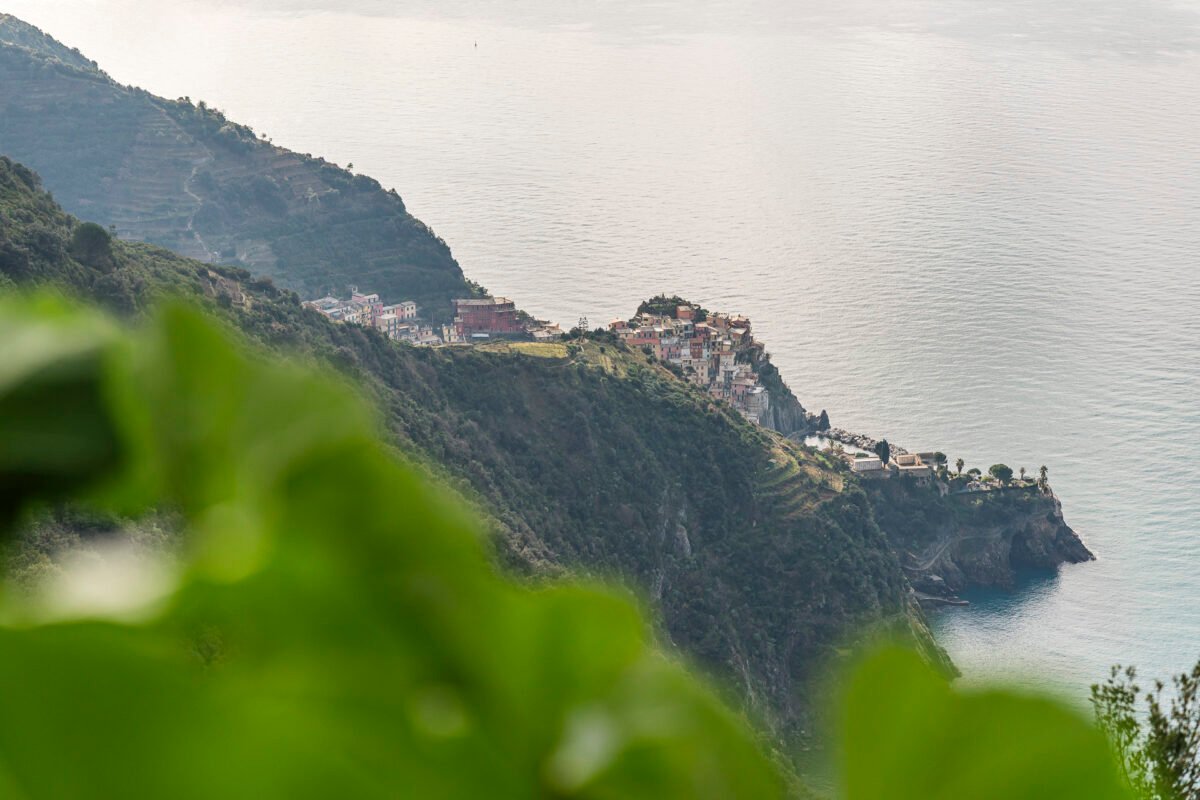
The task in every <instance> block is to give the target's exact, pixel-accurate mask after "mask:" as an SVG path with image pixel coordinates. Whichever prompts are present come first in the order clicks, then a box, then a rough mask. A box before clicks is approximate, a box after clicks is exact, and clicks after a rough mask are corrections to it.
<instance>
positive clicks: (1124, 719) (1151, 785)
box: [1092, 662, 1200, 800]
mask: <svg viewBox="0 0 1200 800" xmlns="http://www.w3.org/2000/svg"><path fill="white" fill-rule="evenodd" d="M1136 681H1137V672H1136V670H1134V669H1133V668H1132V667H1129V668H1127V669H1124V670H1123V669H1121V668H1120V667H1113V669H1112V672H1111V673H1110V675H1109V678H1108V680H1107V681H1105V682H1104V683H1102V684H1096V685H1094V686H1092V707H1093V709H1094V710H1095V713H1096V720H1097V721H1098V722H1099V723H1100V726H1101V727H1102V728H1103V729H1104V730H1105V732H1106V733H1107V734H1108V737H1109V740H1110V741H1111V742H1112V744H1113V748H1114V750H1115V751H1116V753H1117V756H1118V761H1119V763H1120V765H1121V767H1122V768H1123V770H1124V773H1125V776H1126V779H1127V781H1128V783H1129V784H1130V785H1131V786H1133V787H1135V788H1136V789H1137V790H1138V793H1139V795H1140V796H1142V797H1144V798H1146V799H1147V800H1196V798H1200V662H1198V663H1197V664H1196V666H1194V667H1193V668H1192V670H1191V672H1185V673H1182V674H1180V675H1176V676H1175V677H1174V678H1173V679H1172V682H1171V687H1170V689H1171V691H1170V694H1169V696H1168V697H1167V698H1166V699H1164V696H1163V695H1164V692H1165V691H1166V690H1167V686H1166V685H1165V684H1164V683H1163V682H1162V681H1155V683H1154V688H1153V689H1152V690H1151V691H1148V692H1145V693H1144V694H1143V693H1142V690H1141V688H1140V687H1139V686H1138V685H1137V682H1136ZM1139 699H1140V700H1142V701H1143V703H1144V709H1139V707H1138V705H1139V704H1138V701H1139Z"/></svg>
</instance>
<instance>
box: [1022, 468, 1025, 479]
mask: <svg viewBox="0 0 1200 800" xmlns="http://www.w3.org/2000/svg"><path fill="white" fill-rule="evenodd" d="M1021 481H1022V482H1024V481H1025V468H1024V467H1021Z"/></svg>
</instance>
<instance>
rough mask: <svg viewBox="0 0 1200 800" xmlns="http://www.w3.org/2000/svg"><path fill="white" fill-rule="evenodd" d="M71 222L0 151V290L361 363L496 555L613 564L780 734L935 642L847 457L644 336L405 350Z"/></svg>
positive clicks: (282, 294)
mask: <svg viewBox="0 0 1200 800" xmlns="http://www.w3.org/2000/svg"><path fill="white" fill-rule="evenodd" d="M79 230H80V227H79V225H78V224H77V223H76V222H75V220H74V219H72V218H70V217H68V216H67V215H66V214H64V213H63V212H62V211H61V210H60V209H58V208H57V207H56V206H55V205H54V203H53V202H52V201H51V199H50V198H49V197H48V196H47V195H45V194H44V193H42V192H40V191H38V188H37V179H36V176H35V175H34V174H33V173H31V172H30V171H28V170H26V169H24V168H22V167H20V166H18V165H15V164H12V163H11V162H9V161H7V160H6V159H2V158H0V291H2V290H3V285H4V284H5V283H6V282H9V283H15V284H18V285H47V284H49V285H55V286H60V287H64V288H66V289H68V290H69V291H71V292H73V293H75V294H77V295H81V296H84V297H87V298H90V299H93V300H96V301H99V302H102V303H103V304H105V305H107V306H109V307H110V308H114V309H116V310H117V311H119V312H121V313H124V314H131V315H135V316H136V315H137V314H140V313H142V312H143V311H144V310H146V309H148V308H149V307H150V306H152V305H153V303H154V302H155V301H156V300H157V299H159V298H161V297H163V296H165V295H167V294H181V295H183V296H185V297H192V298H195V300H196V301H197V302H200V303H202V304H204V305H206V306H207V307H208V308H210V309H211V312H212V313H213V314H215V315H218V316H220V317H223V318H224V319H226V320H228V321H229V322H230V323H232V324H235V325H237V326H239V327H240V328H241V329H242V330H243V331H245V332H246V333H247V334H248V335H249V336H250V337H252V338H253V339H255V340H257V341H258V342H260V343H261V344H263V345H265V346H268V347H271V348H274V349H275V350H277V351H278V350H286V351H290V352H299V353H301V354H303V355H304V357H306V358H313V359H316V360H318V361H319V362H320V363H322V364H324V365H326V366H325V368H327V369H330V370H337V371H340V372H342V373H344V374H347V375H349V376H352V377H353V378H354V379H355V380H356V381H358V382H359V383H360V384H361V385H362V386H363V387H364V390H365V391H366V392H368V393H369V394H370V395H371V396H373V398H374V399H375V400H376V401H377V403H378V405H379V406H380V408H381V409H382V410H383V412H384V416H383V424H384V426H385V428H386V435H388V436H390V437H391V438H392V440H393V441H395V443H396V444H397V446H398V447H399V448H400V449H401V450H402V451H403V452H404V453H405V454H406V455H407V456H408V457H409V458H410V459H413V460H415V461H417V462H418V463H421V464H424V465H426V466H427V467H428V469H429V470H430V472H431V473H433V474H436V475H440V476H442V477H444V478H445V479H446V480H447V481H448V482H449V483H451V484H452V485H453V486H455V487H456V488H457V489H458V491H459V493H460V494H461V495H462V496H463V497H464V498H469V500H470V502H471V503H472V504H473V505H474V506H475V507H476V508H478V509H481V510H482V511H483V512H484V513H485V514H486V515H487V517H488V519H489V521H490V525H491V527H492V528H493V530H494V532H495V535H496V542H497V547H496V550H497V555H498V558H499V560H500V561H501V562H503V563H504V564H506V565H508V567H509V568H510V569H513V570H515V571H518V572H521V573H524V574H526V575H528V576H529V577H530V578H531V579H544V578H548V577H552V576H554V575H559V574H563V573H564V572H566V571H571V572H578V573H584V574H602V575H606V576H607V575H612V576H617V577H619V578H620V579H622V580H624V581H625V582H627V583H628V584H629V585H631V586H633V587H635V588H636V589H637V590H638V591H639V592H640V593H641V594H642V595H643V596H644V597H645V598H646V599H647V601H648V602H649V604H650V605H651V607H652V608H653V609H654V610H655V611H656V614H657V618H658V620H659V622H660V630H661V632H662V635H663V637H664V638H665V639H667V640H669V641H671V642H673V643H674V644H675V645H676V646H677V647H678V648H679V649H680V650H681V651H682V652H683V653H685V654H687V655H688V656H689V657H690V658H692V659H694V660H696V661H697V662H699V663H700V664H702V665H703V666H704V667H705V668H706V669H708V670H709V671H710V672H711V673H712V674H714V675H716V676H718V678H720V679H722V680H723V682H724V684H725V685H726V686H728V687H729V688H730V691H731V692H733V693H735V695H736V696H737V697H740V698H741V700H742V701H743V702H744V704H745V705H746V706H747V707H748V708H751V709H753V710H754V711H755V712H756V714H757V715H759V716H760V718H761V719H763V720H764V721H765V722H766V723H767V724H768V725H770V726H772V727H774V728H775V729H776V730H778V731H780V732H788V733H792V732H797V731H799V730H801V729H803V728H805V727H806V724H807V719H808V716H807V713H808V710H809V709H810V708H811V705H810V699H811V695H810V694H809V691H810V690H809V685H810V681H811V680H812V679H814V678H815V677H816V676H818V675H819V674H820V673H821V668H822V666H823V665H825V664H828V663H829V662H830V661H831V660H836V659H837V658H840V657H841V656H840V655H839V654H840V653H841V652H843V651H841V650H840V649H839V648H841V647H842V646H844V645H846V644H847V643H848V642H851V641H853V640H854V639H855V638H856V637H858V636H860V635H863V633H864V631H868V632H871V631H879V630H889V631H893V632H898V633H899V634H901V635H902V636H904V637H906V638H908V639H909V640H910V641H913V642H915V643H917V644H918V645H919V646H921V647H924V648H925V650H926V652H927V653H929V655H930V657H931V658H933V659H935V660H944V656H943V655H942V654H941V653H940V651H939V650H937V648H936V646H934V645H933V643H932V640H931V638H930V636H929V633H928V631H927V629H926V628H925V625H924V622H923V618H922V616H921V612H920V610H919V609H918V608H917V607H916V606H915V603H914V601H913V599H912V595H911V592H910V590H909V587H908V584H907V582H906V580H905V578H904V574H903V571H902V569H901V566H900V564H899V562H898V560H897V558H896V556H895V554H894V553H893V551H892V548H891V547H890V546H889V544H888V542H887V541H886V539H885V538H884V536H883V534H882V533H881V532H880V530H879V528H878V526H877V525H876V524H875V522H874V516H873V511H872V508H871V505H870V503H869V500H868V498H867V495H866V494H865V493H864V492H863V491H862V490H861V489H860V488H859V487H858V486H857V485H856V484H855V483H854V482H853V481H852V480H850V479H849V477H848V474H847V473H846V472H845V471H844V468H843V467H841V466H840V464H838V463H836V462H834V461H828V460H826V458H825V457H824V456H822V455H821V454H819V453H815V452H813V451H811V450H808V449H805V448H803V447H800V446H798V445H795V444H794V443H792V442H789V441H787V440H785V439H784V438H782V437H780V436H779V435H777V434H774V433H772V432H770V431H767V430H765V429H762V428H759V427H757V426H754V425H751V424H749V423H748V422H746V421H745V420H744V419H743V418H742V417H741V416H740V415H739V414H738V413H736V412H735V411H734V410H733V409H732V408H730V407H728V406H726V405H724V404H722V403H719V402H714V401H713V400H712V399H711V398H710V397H709V396H708V395H707V394H705V393H704V392H702V391H700V390H698V389H696V388H695V387H693V386H692V385H690V384H689V383H687V382H686V381H683V380H680V379H678V378H676V377H675V376H674V375H673V374H672V373H671V372H669V371H668V370H666V369H665V368H663V367H662V366H661V365H660V364H657V363H653V362H651V361H650V360H649V359H648V358H647V357H646V356H645V355H643V354H642V353H641V352H640V351H630V350H627V349H625V348H623V347H620V346H616V345H613V344H612V343H611V342H605V341H601V340H588V341H585V342H582V343H580V342H569V343H568V342H562V343H552V344H533V343H524V344H497V345H494V346H486V347H478V348H474V347H447V348H438V349H418V348H412V347H408V346H405V345H400V344H398V343H395V342H391V341H389V340H387V339H385V338H383V337H382V336H380V335H378V334H377V333H376V332H374V331H370V330H367V329H364V328H359V327H357V326H350V325H334V324H332V323H330V322H328V321H327V320H326V319H324V318H323V317H321V316H320V315H319V314H317V313H316V312H313V311H310V310H307V309H304V308H302V307H301V306H300V304H299V301H298V298H297V297H296V296H295V295H294V294H292V293H291V292H287V291H282V290H279V289H277V288H275V287H274V286H272V285H270V284H267V283H264V282H260V281H255V280H254V279H253V278H252V277H251V276H250V275H249V274H248V273H246V272H244V271H241V270H238V269H236V268H229V267H221V266H211V265H206V264H201V263H199V262H196V261H192V260H188V259H184V258H181V257H179V256H176V255H174V254H171V253H169V252H166V251H164V250H160V249H157V248H153V247H149V246H146V245H144V244H131V243H125V242H120V241H113V242H112V243H111V244H110V247H111V251H112V252H111V255H107V254H105V253H104V252H103V250H104V248H103V247H93V248H91V249H90V250H89V251H88V253H89V255H86V256H85V255H73V254H78V253H80V250H79V247H78V243H77V242H75V239H76V238H77V236H76V234H77V231H79ZM93 232H94V231H93ZM97 250H99V251H100V254H99V256H96V255H95V251H97ZM89 258H90V259H91V261H90V262H89V261H88V259H89ZM80 259H83V260H80ZM52 527H53V526H52ZM52 533H53V536H50V537H49V538H48V539H47V540H45V541H42V540H38V539H36V537H35V539H34V540H33V541H32V542H31V545H30V546H31V550H32V551H33V552H27V553H26V554H25V555H24V557H23V559H22V562H21V563H22V564H27V565H36V566H37V568H38V569H41V570H45V569H52V568H53V559H54V553H53V543H54V542H55V541H61V539H62V535H63V531H62V526H61V525H59V526H58V527H54V528H53V530H52ZM347 535H348V536H349V535H353V530H352V528H351V529H348V530H347Z"/></svg>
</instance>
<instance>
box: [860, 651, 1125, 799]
mask: <svg viewBox="0 0 1200 800" xmlns="http://www.w3.org/2000/svg"><path fill="white" fill-rule="evenodd" d="M844 714H845V717H844V730H843V734H842V741H841V744H842V757H843V764H842V779H843V787H844V790H845V791H844V794H845V797H846V798H847V800H882V799H883V798H888V800H908V799H909V798H912V800H952V799H955V800H957V799H960V798H972V800H990V799H991V798H994V799H995V800H1001V799H1003V800H1023V799H1025V798H1027V799H1028V800H1035V798H1036V799H1037V800H1042V798H1055V799H1056V800H1070V799H1071V798H1079V800H1109V799H1110V798H1111V800H1118V799H1120V800H1129V798H1130V795H1129V794H1128V792H1127V790H1126V789H1125V788H1124V787H1123V786H1122V783H1121V780H1120V778H1119V776H1118V773H1117V770H1116V769H1115V767H1114V764H1113V761H1112V757H1111V754H1110V750H1109V748H1108V745H1107V743H1106V742H1105V740H1104V737H1103V735H1102V734H1100V733H1099V732H1098V731H1097V730H1096V729H1095V728H1094V727H1093V726H1092V725H1091V724H1089V723H1088V722H1087V721H1086V720H1085V719H1084V718H1082V717H1080V716H1079V715H1077V714H1075V713H1073V712H1072V711H1070V710H1068V709H1066V708H1065V707H1063V706H1062V705H1060V704H1058V703H1055V702H1053V701H1050V700H1046V699H1041V698H1033V697H1027V696H1023V695H1019V694H1015V693H1011V692H1004V691H994V690H993V691H955V690H953V689H951V687H950V686H949V685H948V684H947V683H946V682H945V680H944V679H942V678H940V677H939V676H938V675H937V674H936V673H934V672H933V670H932V669H930V668H929V667H928V666H927V665H926V664H925V663H924V662H922V661H921V659H919V658H918V657H917V656H915V655H913V654H911V653H908V652H903V651H889V652H884V653H881V654H879V655H877V656H875V657H873V658H872V659H871V660H869V661H868V662H867V663H866V664H864V665H863V666H862V667H861V668H860V669H859V671H858V673H857V674H856V675H855V677H854V679H853V681H852V684H851V687H850V690H849V693H848V697H847V701H846V706H845V710H844Z"/></svg>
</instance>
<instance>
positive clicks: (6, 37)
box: [0, 13, 100, 71]
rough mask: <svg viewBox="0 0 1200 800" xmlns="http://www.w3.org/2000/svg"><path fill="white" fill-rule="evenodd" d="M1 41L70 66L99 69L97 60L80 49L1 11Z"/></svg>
mask: <svg viewBox="0 0 1200 800" xmlns="http://www.w3.org/2000/svg"><path fill="white" fill-rule="evenodd" d="M0 42H3V43H5V44H11V45H16V46H17V47H24V48H25V49H27V50H30V51H32V52H35V53H39V54H41V55H43V56H48V57H50V58H56V59H58V60H59V61H61V62H62V63H64V64H66V65H67V66H69V67H75V68H76V69H86V70H94V71H99V69H100V67H99V66H98V65H97V64H96V62H95V61H92V60H91V59H89V58H87V57H86V56H84V55H83V54H82V53H80V52H79V51H78V50H76V49H74V48H71V47H67V46H66V45H65V44H62V43H61V42H57V41H55V40H54V39H52V38H51V37H50V36H47V35H46V34H45V33H43V32H42V31H41V30H39V29H38V28H35V27H34V26H32V25H30V24H29V23H27V22H23V21H22V20H19V19H17V18H16V17H14V16H13V15H12V14H4V13H0Z"/></svg>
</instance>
